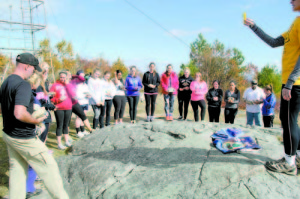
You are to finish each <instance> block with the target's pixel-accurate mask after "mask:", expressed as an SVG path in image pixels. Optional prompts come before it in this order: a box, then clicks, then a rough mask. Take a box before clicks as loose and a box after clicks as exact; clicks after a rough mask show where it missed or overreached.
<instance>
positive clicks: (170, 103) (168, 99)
mask: <svg viewBox="0 0 300 199" xmlns="http://www.w3.org/2000/svg"><path fill="white" fill-rule="evenodd" d="M174 98H175V96H174V95H173V94H166V95H164V100H165V113H166V115H167V116H170V115H172V114H173V110H174Z"/></svg>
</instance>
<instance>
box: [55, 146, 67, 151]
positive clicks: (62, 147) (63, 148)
mask: <svg viewBox="0 0 300 199" xmlns="http://www.w3.org/2000/svg"><path fill="white" fill-rule="evenodd" d="M57 148H58V149H59V150H65V149H66V148H67V147H66V146H64V145H58V147H57Z"/></svg>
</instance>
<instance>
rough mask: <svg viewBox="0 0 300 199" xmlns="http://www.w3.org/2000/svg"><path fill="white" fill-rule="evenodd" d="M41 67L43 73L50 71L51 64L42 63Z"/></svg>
mask: <svg viewBox="0 0 300 199" xmlns="http://www.w3.org/2000/svg"><path fill="white" fill-rule="evenodd" d="M40 67H41V69H42V70H43V71H45V70H49V68H50V67H49V64H48V63H47V62H42V63H41V64H40Z"/></svg>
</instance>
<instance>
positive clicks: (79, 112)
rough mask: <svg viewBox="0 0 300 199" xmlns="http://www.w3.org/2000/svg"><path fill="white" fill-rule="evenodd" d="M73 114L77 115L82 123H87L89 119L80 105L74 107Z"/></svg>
mask: <svg viewBox="0 0 300 199" xmlns="http://www.w3.org/2000/svg"><path fill="white" fill-rule="evenodd" d="M72 112H73V113H75V115H77V116H78V117H79V118H80V119H81V120H82V121H85V120H86V119H87V117H86V115H85V113H84V111H83V110H82V108H81V106H80V105H79V104H78V103H76V104H74V105H73V106H72Z"/></svg>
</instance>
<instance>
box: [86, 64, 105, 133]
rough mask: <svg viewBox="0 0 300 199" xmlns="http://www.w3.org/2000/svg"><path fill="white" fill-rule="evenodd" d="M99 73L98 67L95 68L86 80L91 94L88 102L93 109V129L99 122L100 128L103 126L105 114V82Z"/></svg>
mask: <svg viewBox="0 0 300 199" xmlns="http://www.w3.org/2000/svg"><path fill="white" fill-rule="evenodd" d="M100 75H101V73H100V70H99V69H95V70H94V72H93V76H91V77H90V78H89V80H88V87H89V91H90V94H91V98H90V104H91V105H92V108H93V111H94V119H93V129H97V128H98V125H99V122H100V128H104V115H105V90H106V88H105V86H104V85H105V84H104V82H103V80H102V79H100V78H99V77H100Z"/></svg>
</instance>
